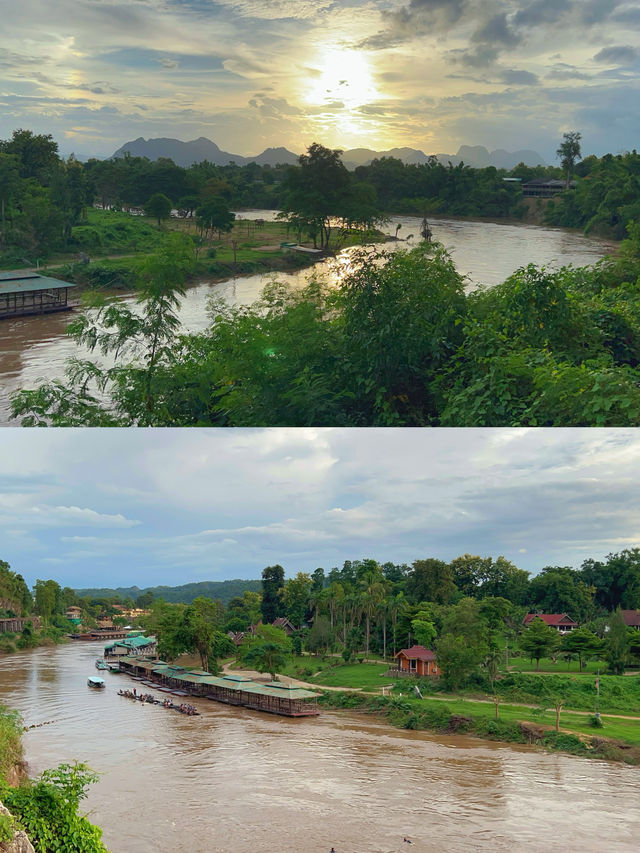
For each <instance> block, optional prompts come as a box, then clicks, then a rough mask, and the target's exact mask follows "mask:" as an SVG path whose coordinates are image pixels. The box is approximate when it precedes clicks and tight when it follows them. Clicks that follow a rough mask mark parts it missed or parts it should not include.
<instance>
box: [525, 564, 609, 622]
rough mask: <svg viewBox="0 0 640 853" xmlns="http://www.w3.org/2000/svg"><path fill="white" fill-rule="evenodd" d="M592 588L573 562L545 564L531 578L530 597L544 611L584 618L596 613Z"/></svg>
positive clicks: (531, 601)
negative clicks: (585, 581) (559, 564)
mask: <svg viewBox="0 0 640 853" xmlns="http://www.w3.org/2000/svg"><path fill="white" fill-rule="evenodd" d="M593 592H594V590H593V588H590V587H588V586H587V585H586V584H585V583H584V581H583V580H582V579H581V577H580V573H579V572H577V571H575V570H574V569H572V568H571V567H570V566H545V567H544V569H542V571H541V572H540V573H539V574H537V575H536V576H535V577H533V578H532V579H531V581H530V583H529V592H528V600H529V604H530V605H531V607H532V608H536V609H538V610H541V611H542V612H544V613H567V614H568V615H569V616H571V617H572V618H573V619H576V620H577V621H583V620H585V619H588V618H589V617H590V616H591V615H592V614H593Z"/></svg>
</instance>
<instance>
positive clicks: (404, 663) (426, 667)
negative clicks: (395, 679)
mask: <svg viewBox="0 0 640 853" xmlns="http://www.w3.org/2000/svg"><path fill="white" fill-rule="evenodd" d="M395 658H396V660H397V662H398V664H397V666H398V670H399V672H400V674H405V675H440V668H439V667H438V664H437V663H436V655H435V652H432V651H431V649H425V647H424V646H411V648H410V649H400V651H399V652H397V653H396V655H395Z"/></svg>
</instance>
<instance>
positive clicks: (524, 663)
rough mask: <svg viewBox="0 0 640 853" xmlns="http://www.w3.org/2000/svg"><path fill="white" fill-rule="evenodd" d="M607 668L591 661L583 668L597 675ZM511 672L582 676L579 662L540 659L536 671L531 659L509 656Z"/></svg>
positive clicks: (598, 662) (603, 664)
mask: <svg viewBox="0 0 640 853" xmlns="http://www.w3.org/2000/svg"><path fill="white" fill-rule="evenodd" d="M606 667H607V664H606V663H605V662H604V661H602V660H599V661H595V660H590V661H587V662H586V663H585V664H584V665H583V667H582V672H583V674H585V673H592V674H595V673H596V672H597V671H598V670H600V672H604V671H605V669H606ZM509 671H510V672H531V673H535V672H536V671H538V672H546V673H553V674H556V675H566V674H570V675H580V670H579V668H578V661H577V660H576V661H571V662H567V661H566V660H562V659H560V658H559V659H558V660H557V661H556V662H555V663H554V662H553V661H552V660H551V659H550V658H541V659H540V669H539V670H536V662H535V661H531V660H530V659H529V658H520V657H511V655H509Z"/></svg>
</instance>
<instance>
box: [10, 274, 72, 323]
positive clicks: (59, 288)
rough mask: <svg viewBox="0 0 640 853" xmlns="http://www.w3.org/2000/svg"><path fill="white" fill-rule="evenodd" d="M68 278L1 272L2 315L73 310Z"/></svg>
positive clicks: (19, 315) (17, 315)
mask: <svg viewBox="0 0 640 853" xmlns="http://www.w3.org/2000/svg"><path fill="white" fill-rule="evenodd" d="M71 287H76V285H75V284H72V283H71V282H68V281H58V279H55V278H49V276H46V275H40V274H39V273H33V272H20V271H16V272H0V319H4V318H7V317H21V316H23V315H26V314H51V313H53V312H56V311H70V310H71V305H69V302H68V294H69V288H71Z"/></svg>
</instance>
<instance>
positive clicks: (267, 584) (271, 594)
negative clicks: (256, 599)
mask: <svg viewBox="0 0 640 853" xmlns="http://www.w3.org/2000/svg"><path fill="white" fill-rule="evenodd" d="M283 590H284V569H283V568H282V566H280V565H275V566H267V567H266V569H263V570H262V601H261V602H260V612H261V613H262V621H263V622H264V623H265V625H269V624H271V622H273V621H274V619H276V618H277V617H278V616H282V615H284V613H283V603H282V592H283Z"/></svg>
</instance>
